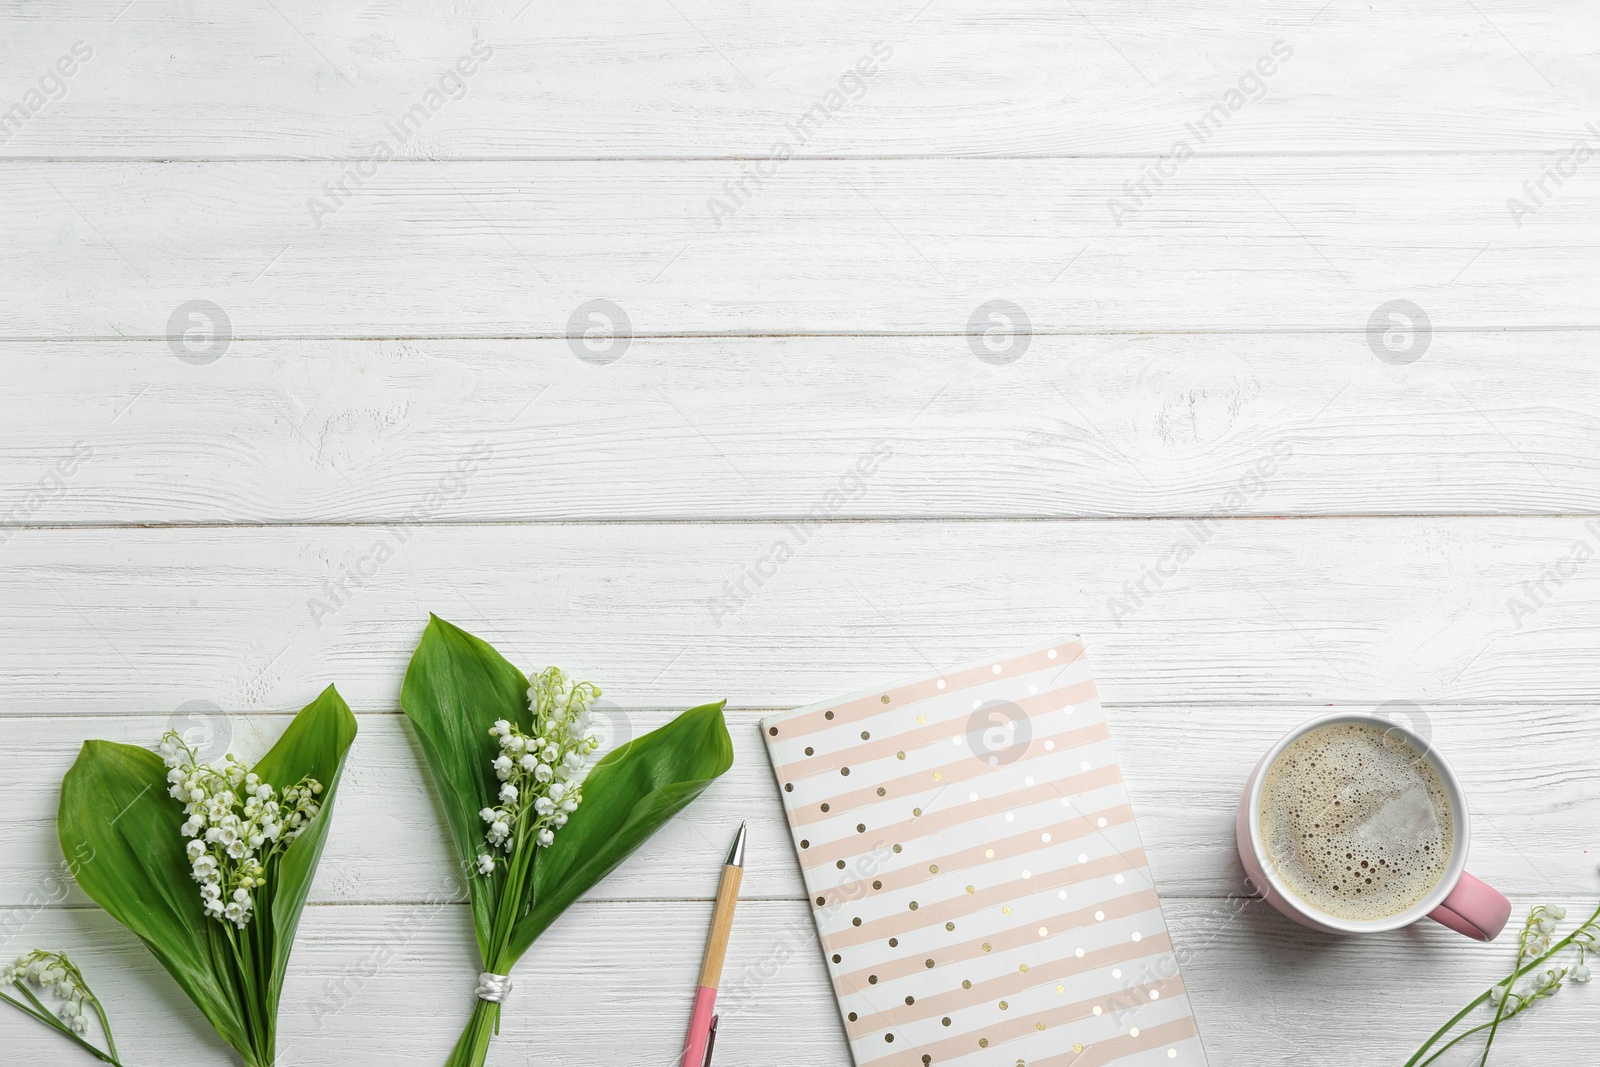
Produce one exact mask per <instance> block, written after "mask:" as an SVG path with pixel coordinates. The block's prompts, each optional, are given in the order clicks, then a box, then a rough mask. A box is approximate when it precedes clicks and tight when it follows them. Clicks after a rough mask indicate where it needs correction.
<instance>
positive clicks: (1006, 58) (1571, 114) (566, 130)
mask: <svg viewBox="0 0 1600 1067" xmlns="http://www.w3.org/2000/svg"><path fill="white" fill-rule="evenodd" d="M124 2H125V0H87V2H82V3H78V2H73V0H45V2H39V3H32V4H30V5H28V12H29V17H28V18H26V19H17V20H15V23H14V26H13V32H11V33H8V34H7V35H6V38H5V40H4V41H3V42H0V64H3V66H4V68H5V69H6V70H8V71H11V72H13V75H12V80H13V84H15V85H16V87H17V94H18V95H20V92H21V90H22V89H23V88H25V87H26V86H27V84H28V82H29V81H30V80H32V77H36V76H37V75H36V73H35V72H37V73H38V74H42V73H43V72H44V71H45V70H46V69H47V68H48V67H49V65H50V64H51V63H53V62H54V60H55V59H56V58H57V56H58V55H59V54H61V53H62V52H64V51H66V50H67V48H68V47H69V46H70V45H71V44H72V43H73V42H74V41H76V40H83V41H85V42H87V43H88V44H90V45H91V46H92V47H93V48H94V49H95V55H94V58H93V59H92V60H91V61H90V62H89V63H88V64H87V65H86V66H85V67H84V68H83V69H82V71H81V72H79V73H78V74H76V75H75V76H74V77H73V78H72V79H71V80H70V81H69V82H68V84H69V86H70V91H69V92H68V93H67V95H66V96H65V97H64V98H62V99H60V100H59V101H56V102H53V103H51V104H50V105H49V106H48V107H47V108H46V109H45V110H44V111H43V112H41V113H40V114H39V115H37V116H35V117H34V119H33V120H32V121H31V122H29V123H28V124H27V125H26V126H25V127H24V128H23V129H22V131H21V132H19V133H18V134H17V135H16V136H15V137H14V138H13V139H12V140H11V141H10V142H9V143H7V144H5V146H4V148H3V149H0V152H3V153H4V154H6V155H28V156H40V155H45V156H52V157H63V158H105V157H134V158H150V157H155V158H163V159H170V158H177V157H191V158H193V157H199V158H204V159H217V158H226V157H230V156H241V155H244V156H258V155H280V156H291V157H330V156H332V157H343V158H360V157H364V156H366V155H368V154H369V153H370V152H371V151H372V146H373V143H374V142H375V141H377V140H378V139H379V138H382V137H384V136H386V130H385V128H386V124H387V123H389V122H391V121H393V120H395V119H396V118H397V117H398V116H399V115H401V114H403V113H404V112H406V111H407V110H408V109H409V108H411V107H412V106H413V105H415V104H417V103H419V102H421V101H423V100H424V98H425V96H426V94H427V92H428V91H429V90H430V89H433V88H437V86H438V80H439V78H440V77H441V76H442V75H444V74H446V73H447V72H449V71H450V70H451V69H452V68H453V66H454V64H455V63H456V61H457V60H458V59H460V58H461V57H463V56H469V55H470V54H471V49H472V46H473V44H474V42H475V40H477V41H478V42H479V43H480V44H481V45H485V46H488V47H489V48H491V49H492V50H493V54H492V56H490V57H489V58H488V59H487V60H486V61H485V62H483V63H482V64H481V66H480V67H479V68H478V70H477V72H476V73H474V74H473V75H471V76H470V77H468V78H466V79H465V85H466V88H465V90H464V91H461V90H457V91H456V92H455V93H454V94H452V95H449V96H446V95H441V96H440V98H439V104H440V106H439V107H438V108H437V110H436V111H435V112H434V113H433V114H432V115H431V117H430V118H429V120H428V122H427V124H426V125H425V126H424V127H423V129H422V130H421V132H420V133H418V134H416V135H415V136H413V137H412V138H411V140H410V141H409V142H407V143H406V144H404V145H402V146H399V147H401V149H402V151H404V152H405V153H406V154H407V155H416V156H423V157H429V158H441V157H443V158H450V157H462V156H473V157H503V158H539V157H550V156H562V157H574V156H584V157H587V156H595V155H605V156H632V157H642V156H682V155H714V156H728V155H744V156H759V157H763V158H764V157H766V156H767V155H768V154H770V153H771V151H772V148H773V145H774V143H775V142H777V141H779V140H780V139H782V140H787V141H790V142H793V143H794V144H795V148H796V149H797V150H798V151H799V152H800V153H801V154H804V155H817V154H824V155H884V154H900V155H904V154H913V155H970V154H989V155H995V154H998V155H1018V154H1039V153H1079V154H1081V153H1115V154H1127V153H1136V152H1142V153H1165V152H1169V151H1170V150H1171V148H1172V144H1173V142H1174V141H1175V140H1177V139H1178V138H1180V137H1182V136H1183V135H1184V123H1186V122H1192V121H1194V120H1195V119H1196V117H1197V116H1198V115H1199V114H1200V113H1202V112H1204V111H1205V109H1206V108H1207V107H1209V106H1211V105H1212V104H1214V103H1216V102H1217V101H1219V100H1220V99H1222V98H1223V96H1224V94H1225V93H1227V92H1228V91H1229V90H1231V89H1236V88H1237V87H1238V82H1239V79H1240V78H1241V77H1243V76H1244V75H1245V74H1247V73H1248V72H1250V71H1251V70H1253V69H1254V65H1255V63H1256V62H1257V60H1258V59H1260V58H1261V57H1262V56H1264V55H1269V54H1270V49H1271V47H1272V45H1273V44H1274V42H1276V41H1282V42H1284V44H1285V45H1286V46H1287V47H1288V48H1290V49H1291V50H1292V57H1291V58H1290V59H1289V60H1288V61H1287V62H1285V63H1283V64H1282V65H1281V67H1279V68H1278V69H1277V70H1275V72H1274V73H1273V74H1272V75H1271V76H1270V77H1268V78H1266V79H1263V87H1262V88H1261V89H1257V88H1255V87H1254V85H1253V83H1252V84H1251V85H1250V88H1249V90H1248V91H1249V92H1250V102H1249V103H1246V104H1244V105H1243V106H1241V107H1240V108H1239V110H1238V111H1237V112H1236V113H1235V114H1234V115H1233V117H1232V118H1231V119H1230V120H1229V123H1228V126H1227V129H1226V136H1225V138H1223V139H1221V140H1220V141H1219V144H1218V146H1217V150H1219V151H1226V152H1245V153H1249V152H1281V151H1311V152H1349V151H1352V150H1355V151H1378V150H1387V151H1395V152H1419V151H1423V152H1427V151H1435V152H1436V151H1471V150H1493V151H1505V150H1523V151H1550V150H1553V149H1564V148H1566V147H1567V145H1568V144H1569V143H1570V142H1571V140H1572V139H1573V138H1574V137H1575V136H1577V135H1578V131H1580V130H1581V128H1582V126H1583V123H1584V121H1585V120H1587V119H1593V118H1595V117H1596V114H1595V109H1594V103H1595V89H1596V86H1597V82H1596V76H1595V71H1594V65H1593V56H1594V53H1595V51H1596V48H1597V41H1600V37H1597V31H1596V29H1595V24H1594V20H1593V19H1592V17H1590V16H1591V15H1592V11H1591V10H1590V8H1589V7H1588V5H1586V4H1584V3H1583V2H1581V0H1558V2H1552V3H1536V2H1533V0H1498V2H1496V3H1494V4H1490V5H1483V4H1480V5H1478V6H1477V7H1476V8H1474V7H1473V5H1470V4H1466V5H1462V4H1451V3H1446V2H1443V0H1427V2H1424V3H1412V4H1407V5H1405V6H1404V7H1396V8H1389V7H1381V6H1380V7H1372V6H1365V5H1359V4H1333V5H1330V6H1328V7H1326V8H1323V7H1322V6H1321V5H1320V4H1290V3H1272V4H1264V5H1263V4H1250V3H1245V2H1241V0H1211V2H1208V3H1206V4H1203V5H1195V6H1191V7H1182V6H1170V5H1168V6H1160V7H1141V6H1137V5H1129V4H1125V3H1121V2H1118V0H1081V2H1078V3H1075V4H1074V5H1072V6H1069V7H1063V6H1062V5H1060V4H1055V3H1050V2H1047V0H980V2H965V3H960V4H956V3H948V2H936V3H931V4H926V3H924V2H923V0H896V2H884V0H879V2H875V3H868V4H860V3H848V2H846V0H823V2H820V3H815V4H808V5H806V6H805V7H803V8H790V7H785V6H752V5H748V4H741V3H736V2H734V0H674V2H673V3H671V4H667V3H660V2H652V0H598V2H595V3H589V4H582V5H561V4H548V3H538V2H535V3H533V4H527V3H525V2H524V0H517V2H515V3H508V4H505V5H494V6H492V7H491V6H482V5H474V4H465V3H454V4H437V3H427V2H425V0H394V2H389V3H385V4H383V5H381V6H378V7H374V6H373V5H371V4H368V3H365V2H364V0H336V2H333V3H314V2H313V0H275V2H274V3H273V4H271V5H260V6H253V7H247V8H245V9H243V10H240V11H237V12H230V13H229V16H228V17H227V18H220V17H215V16H212V15H208V14H207V13H205V12H203V11H197V10H195V9H193V8H191V7H189V6H187V5H184V4H180V3H178V2H176V0H141V2H140V3H138V4H137V5H135V6H133V7H131V8H129V9H128V10H127V11H126V12H125V13H122V14H121V15H120V16H119V15H118V13H119V11H120V10H121V9H122V7H123V3H124ZM180 26H181V28H182V32H181V34H180V33H177V32H174V31H175V29H176V28H177V27H180ZM158 42H159V46H157V43H158ZM874 42H882V43H883V44H884V45H885V46H887V47H888V48H889V49H890V50H891V52H892V54H891V56H890V58H889V59H888V60H887V61H885V62H884V63H882V64H881V66H880V67H879V69H878V72H877V73H876V74H875V75H873V77H872V78H871V79H870V80H867V81H866V87H865V88H864V89H859V88H857V87H856V86H855V85H854V83H851V82H846V84H845V85H844V87H843V90H842V92H841V95H840V98H839V106H838V107H837V108H835V109H834V110H833V111H832V113H831V115H830V117H829V119H828V121H827V123H826V125H825V126H823V127H822V128H821V129H820V131H819V132H818V133H816V134H814V135H813V136H812V137H811V138H810V139H809V140H808V141H806V142H804V143H799V142H796V141H795V138H794V137H793V135H792V134H790V133H789V131H788V129H787V127H788V125H789V124H791V123H794V122H796V121H797V120H798V118H799V117H800V116H801V115H802V114H804V113H805V112H806V111H807V110H808V109H809V108H811V107H812V106H813V105H815V104H817V103H818V102H819V101H820V100H822V99H823V98H824V97H825V94H826V93H827V92H828V91H829V90H830V89H834V90H837V89H839V88H840V79H841V77H842V76H844V75H845V74H846V73H847V72H849V71H851V70H852V69H854V67H855V64H856V62H857V60H858V58H860V57H861V56H863V55H867V54H869V53H870V48H871V46H872V44H873V43H874Z"/></svg>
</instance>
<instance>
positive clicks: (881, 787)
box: [878, 785, 889, 797]
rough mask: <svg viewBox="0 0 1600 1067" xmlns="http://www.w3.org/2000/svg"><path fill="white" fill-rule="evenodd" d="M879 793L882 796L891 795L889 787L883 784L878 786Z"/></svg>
mask: <svg viewBox="0 0 1600 1067" xmlns="http://www.w3.org/2000/svg"><path fill="white" fill-rule="evenodd" d="M878 795H879V796H880V797H886V796H888V795H889V791H888V790H887V789H885V788H884V787H883V786H881V785H880V786H879V787H878Z"/></svg>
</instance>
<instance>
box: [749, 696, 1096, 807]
mask: <svg viewBox="0 0 1600 1067" xmlns="http://www.w3.org/2000/svg"><path fill="white" fill-rule="evenodd" d="M1110 739H1111V730H1110V728H1109V727H1107V726H1106V724H1105V723H1103V722H1098V723H1094V724H1092V725H1090V726H1082V727H1079V728H1078V729H1076V730H1068V731H1067V732H1066V733H1064V734H1057V735H1056V736H1054V737H1038V738H1035V739H1034V740H1033V741H1032V742H1030V743H1029V745H1028V749H1027V751H1026V752H1024V753H1023V754H1022V755H1021V756H1020V757H1019V758H1018V759H1017V760H1016V761H1015V762H1014V763H1012V764H1010V766H1016V765H1017V764H1020V763H1026V762H1027V761H1029V760H1033V759H1042V758H1043V757H1045V756H1053V755H1055V754H1056V753H1057V752H1062V751H1070V750H1071V749H1074V748H1080V747H1082V746H1084V745H1091V744H1094V743H1095V742H1096V741H1109V740H1110ZM1046 741H1053V742H1055V746H1056V747H1055V748H1054V749H1047V748H1045V747H1044V743H1045V742H1046ZM1108 769H1109V770H1111V771H1112V772H1113V773H1114V774H1116V780H1117V781H1119V782H1120V781H1122V775H1121V773H1120V771H1118V770H1117V768H1116V767H1114V766H1113V767H1111V768H1108ZM776 770H777V771H778V772H779V779H780V780H781V781H783V782H785V783H787V782H788V779H787V778H786V777H784V776H783V773H782V772H783V770H784V768H783V767H778V768H776ZM993 770H994V768H993V767H991V766H989V765H988V764H987V763H985V762H983V760H981V759H977V758H975V757H974V756H973V755H972V754H971V753H968V754H966V755H965V756H962V757H961V761H960V762H959V763H950V764H946V765H945V766H943V767H939V768H937V769H936V770H932V771H917V772H915V773H913V774H903V775H901V776H900V777H899V778H892V779H890V780H889V781H886V782H883V783H881V784H880V785H878V786H864V787H863V788H861V789H852V790H851V791H850V792H848V793H839V794H837V795H835V796H832V797H829V798H828V799H827V800H822V801H818V802H817V803H815V804H807V805H805V806H803V807H794V808H790V809H789V825H790V826H803V825H805V824H806V823H813V822H819V821H821V820H822V819H825V818H828V817H829V816H830V814H831V815H833V816H837V815H839V814H841V813H843V812H846V811H853V810H855V809H856V808H858V807H860V806H861V805H863V804H872V803H876V802H877V801H878V800H880V799H882V798H881V797H879V796H878V790H879V789H882V790H884V796H890V797H907V796H916V795H918V794H921V793H924V792H926V791H927V790H929V789H933V788H941V789H947V788H949V787H950V786H952V785H955V784H956V783H957V782H965V781H968V780H969V779H972V778H978V777H981V776H983V775H985V774H988V773H990V772H991V771H993ZM935 774H937V775H938V776H939V777H938V778H935V777H934V775H935ZM1072 780H1073V779H1068V781H1072ZM1074 792H1082V790H1074ZM823 804H827V805H828V808H829V810H828V811H827V812H824V811H823V810H822V805H823Z"/></svg>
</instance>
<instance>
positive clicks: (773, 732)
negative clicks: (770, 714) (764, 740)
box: [767, 726, 778, 737]
mask: <svg viewBox="0 0 1600 1067" xmlns="http://www.w3.org/2000/svg"><path fill="white" fill-rule="evenodd" d="M767 733H768V734H769V735H770V736H772V737H777V736H778V728H777V727H776V726H769V727H767Z"/></svg>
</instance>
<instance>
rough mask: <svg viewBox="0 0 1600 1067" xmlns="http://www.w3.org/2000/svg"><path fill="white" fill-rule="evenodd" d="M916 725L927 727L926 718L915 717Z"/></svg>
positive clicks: (924, 716)
mask: <svg viewBox="0 0 1600 1067" xmlns="http://www.w3.org/2000/svg"><path fill="white" fill-rule="evenodd" d="M917 725H918V726H926V725H928V717H927V716H926V715H918V716H917Z"/></svg>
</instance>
